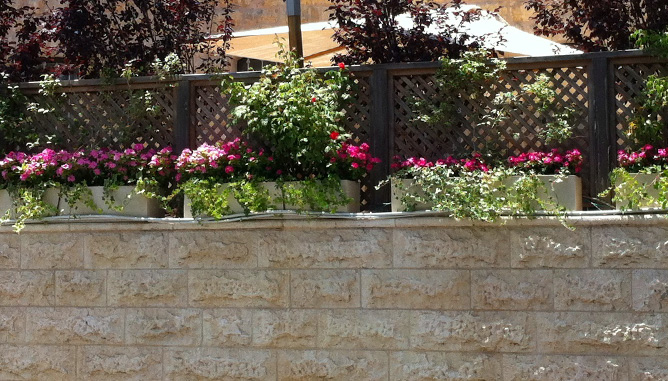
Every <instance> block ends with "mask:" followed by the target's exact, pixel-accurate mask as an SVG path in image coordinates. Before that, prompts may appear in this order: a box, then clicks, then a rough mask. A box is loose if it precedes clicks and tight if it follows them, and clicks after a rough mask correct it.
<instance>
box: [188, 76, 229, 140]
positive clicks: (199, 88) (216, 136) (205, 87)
mask: <svg viewBox="0 0 668 381" xmlns="http://www.w3.org/2000/svg"><path fill="white" fill-rule="evenodd" d="M221 91H222V90H221V88H220V86H219V85H217V84H212V83H201V84H196V85H194V86H192V87H191V96H192V97H193V98H192V101H191V102H192V104H193V111H192V112H191V114H190V115H191V123H192V125H193V126H194V132H195V139H196V145H198V146H199V145H201V144H203V143H209V144H214V143H216V142H219V141H227V140H231V139H234V138H237V137H240V136H241V126H238V125H235V124H233V123H232V121H231V118H230V112H231V109H230V105H229V104H228V102H227V97H226V96H225V95H224V94H222V92H221Z"/></svg>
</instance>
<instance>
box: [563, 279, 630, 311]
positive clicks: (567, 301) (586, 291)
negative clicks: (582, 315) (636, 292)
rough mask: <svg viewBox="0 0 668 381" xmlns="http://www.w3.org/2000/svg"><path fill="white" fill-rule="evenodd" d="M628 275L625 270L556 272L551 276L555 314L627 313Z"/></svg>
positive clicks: (628, 304) (628, 297) (628, 302)
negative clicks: (570, 312) (574, 312)
mask: <svg viewBox="0 0 668 381" xmlns="http://www.w3.org/2000/svg"><path fill="white" fill-rule="evenodd" d="M630 306H631V272H629V271H626V270H558V271H556V272H555V274H554V308H555V310H558V311H568V310H570V311H629V310H630V309H631V307H630Z"/></svg>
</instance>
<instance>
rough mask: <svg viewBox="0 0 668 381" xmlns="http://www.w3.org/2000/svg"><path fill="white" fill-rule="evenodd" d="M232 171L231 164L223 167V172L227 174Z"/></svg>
mask: <svg viewBox="0 0 668 381" xmlns="http://www.w3.org/2000/svg"><path fill="white" fill-rule="evenodd" d="M232 172H234V167H232V166H231V165H228V166H227V167H225V173H227V174H228V175H229V174H230V173H232Z"/></svg>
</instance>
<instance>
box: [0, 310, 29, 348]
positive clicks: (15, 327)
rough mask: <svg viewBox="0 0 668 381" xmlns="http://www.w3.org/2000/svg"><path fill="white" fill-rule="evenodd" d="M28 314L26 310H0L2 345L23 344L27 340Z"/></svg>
mask: <svg viewBox="0 0 668 381" xmlns="http://www.w3.org/2000/svg"><path fill="white" fill-rule="evenodd" d="M25 330H26V314H25V310H24V309H17V308H12V307H2V308H0V343H21V342H23V341H24V338H25Z"/></svg>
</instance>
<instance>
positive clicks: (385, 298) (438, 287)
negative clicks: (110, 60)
mask: <svg viewBox="0 0 668 381" xmlns="http://www.w3.org/2000/svg"><path fill="white" fill-rule="evenodd" d="M469 278H470V275H469V272H468V271H464V270H362V307H363V308H405V309H425V310H430V309H443V310H447V309H467V308H469V307H470V304H471V284H470V279H469Z"/></svg>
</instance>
